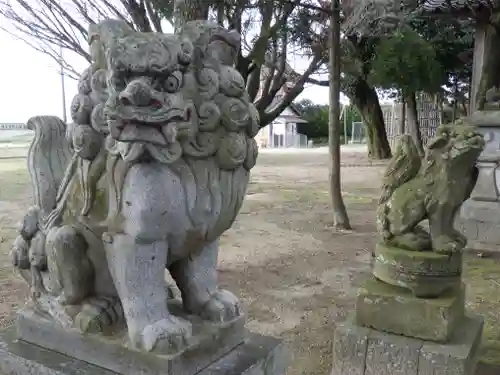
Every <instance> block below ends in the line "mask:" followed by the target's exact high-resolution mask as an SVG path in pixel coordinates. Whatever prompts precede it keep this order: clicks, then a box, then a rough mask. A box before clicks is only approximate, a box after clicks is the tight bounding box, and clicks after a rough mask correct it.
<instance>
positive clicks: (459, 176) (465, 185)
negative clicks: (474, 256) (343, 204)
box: [374, 123, 484, 296]
mask: <svg viewBox="0 0 500 375" xmlns="http://www.w3.org/2000/svg"><path fill="white" fill-rule="evenodd" d="M483 148H484V140H483V137H482V135H480V134H479V133H477V132H476V131H475V129H474V128H473V127H472V126H468V125H465V124H463V123H455V124H449V125H441V126H439V127H438V129H437V132H436V135H435V137H434V138H433V139H431V140H430V142H429V144H428V145H427V147H426V150H425V155H424V157H423V158H422V157H421V156H420V155H419V152H418V150H417V148H416V146H415V144H414V142H413V140H412V138H411V137H410V136H409V135H403V136H402V137H401V139H400V142H399V144H398V146H397V149H396V151H395V153H394V156H393V158H392V160H391V162H390V164H389V166H388V168H387V170H386V172H385V175H384V177H383V183H382V194H381V197H380V200H379V206H378V210H377V227H378V231H379V234H380V237H381V242H380V243H379V244H378V245H377V248H376V251H375V254H374V255H375V262H374V274H375V276H376V277H378V278H379V279H381V280H383V281H386V282H389V283H392V284H395V285H399V286H406V287H409V288H411V289H412V290H413V291H414V292H415V293H416V294H417V295H421V296H435V295H437V294H440V293H441V292H443V291H444V290H445V289H446V288H447V286H448V285H451V284H456V283H458V282H460V273H461V259H462V258H461V255H460V252H461V250H462V249H463V248H464V247H465V246H466V244H467V239H466V238H465V237H464V236H463V235H462V234H461V233H460V232H458V231H457V230H455V228H454V219H455V215H456V213H457V212H458V211H459V209H460V206H461V205H462V203H463V202H464V201H465V200H466V199H468V198H469V196H470V194H471V192H472V190H473V188H474V186H475V184H476V180H477V169H476V167H475V162H476V159H477V158H478V156H479V155H480V154H481V152H482V150H483ZM425 220H428V228H429V229H428V230H426V229H424V227H423V226H421V225H420V224H421V222H423V221H425Z"/></svg>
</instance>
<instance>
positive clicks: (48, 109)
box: [0, 31, 328, 122]
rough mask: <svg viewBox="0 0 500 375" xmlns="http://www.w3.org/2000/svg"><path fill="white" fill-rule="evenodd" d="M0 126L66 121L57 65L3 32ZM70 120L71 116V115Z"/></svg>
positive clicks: (312, 91) (313, 94) (321, 95)
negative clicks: (38, 119) (41, 119)
mask: <svg viewBox="0 0 500 375" xmlns="http://www.w3.org/2000/svg"><path fill="white" fill-rule="evenodd" d="M0 51H2V58H1V59H0V72H1V77H2V81H1V83H2V88H1V90H0V122H26V121H27V120H28V119H29V118H30V117H31V116H35V115H57V116H59V117H61V118H62V117H63V104H62V103H63V100H62V90H61V77H60V74H59V71H58V67H57V64H56V63H55V62H54V61H53V60H52V59H51V58H50V57H48V56H46V55H44V54H42V53H40V52H37V51H35V50H33V49H32V48H31V47H30V46H28V45H26V44H25V43H24V42H22V41H19V40H16V39H15V38H13V37H12V36H10V35H9V34H6V33H5V32H3V31H0ZM70 60H71V62H72V64H73V66H74V67H75V68H77V69H78V70H79V71H81V70H83V69H85V67H86V62H85V61H84V60H83V59H81V58H75V59H70ZM291 64H292V66H294V65H295V66H294V68H296V69H298V70H300V69H301V68H302V69H303V68H305V67H306V64H307V61H303V60H302V61H291ZM65 86H66V103H67V109H68V110H69V104H70V103H71V99H72V98H73V95H74V94H75V93H76V88H77V83H76V81H74V80H72V79H70V78H66V79H65ZM300 98H307V99H310V100H312V101H313V102H315V103H318V104H326V103H328V88H325V87H317V86H312V87H308V88H306V89H305V90H304V92H303V93H302V95H301V96H300ZM68 118H69V112H68Z"/></svg>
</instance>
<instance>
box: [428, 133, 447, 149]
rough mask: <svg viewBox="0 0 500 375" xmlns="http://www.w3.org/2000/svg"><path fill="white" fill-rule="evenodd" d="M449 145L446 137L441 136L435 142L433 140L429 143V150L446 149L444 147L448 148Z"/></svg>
mask: <svg viewBox="0 0 500 375" xmlns="http://www.w3.org/2000/svg"><path fill="white" fill-rule="evenodd" d="M447 143H448V140H447V139H446V137H445V136H443V135H441V136H439V137H436V138H434V139H433V140H431V141H430V142H429V144H428V145H427V148H428V149H429V150H433V149H436V148H441V147H444V146H446V144H447Z"/></svg>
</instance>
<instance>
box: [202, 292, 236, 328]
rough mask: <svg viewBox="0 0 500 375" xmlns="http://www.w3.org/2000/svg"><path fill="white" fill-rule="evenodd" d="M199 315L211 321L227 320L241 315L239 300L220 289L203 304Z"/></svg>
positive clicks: (221, 321)
mask: <svg viewBox="0 0 500 375" xmlns="http://www.w3.org/2000/svg"><path fill="white" fill-rule="evenodd" d="M200 315H201V317H202V318H203V319H205V320H210V321H212V322H217V323H223V322H229V321H231V320H233V319H235V318H237V317H238V316H240V315H241V308H240V302H239V300H238V298H237V297H236V296H235V295H234V294H232V293H231V292H229V291H227V290H224V289H220V290H218V291H217V292H215V293H214V294H212V296H211V298H210V300H209V301H208V302H207V303H206V304H205V305H204V306H203V308H202V311H201V314H200Z"/></svg>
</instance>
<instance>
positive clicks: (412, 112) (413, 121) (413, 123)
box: [406, 92, 424, 155]
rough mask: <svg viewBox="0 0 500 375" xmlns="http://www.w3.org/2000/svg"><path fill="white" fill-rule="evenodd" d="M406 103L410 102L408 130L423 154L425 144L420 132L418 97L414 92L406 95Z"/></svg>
mask: <svg viewBox="0 0 500 375" xmlns="http://www.w3.org/2000/svg"><path fill="white" fill-rule="evenodd" d="M406 103H407V104H408V130H409V133H410V135H411V137H412V138H413V141H414V142H415V145H416V146H417V149H418V152H419V153H420V154H421V155H423V154H424V146H423V144H422V134H420V124H419V121H418V111H417V98H416V97H415V93H414V92H412V93H410V94H408V95H407V96H406Z"/></svg>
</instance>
